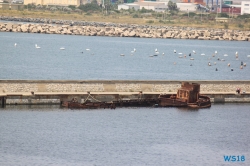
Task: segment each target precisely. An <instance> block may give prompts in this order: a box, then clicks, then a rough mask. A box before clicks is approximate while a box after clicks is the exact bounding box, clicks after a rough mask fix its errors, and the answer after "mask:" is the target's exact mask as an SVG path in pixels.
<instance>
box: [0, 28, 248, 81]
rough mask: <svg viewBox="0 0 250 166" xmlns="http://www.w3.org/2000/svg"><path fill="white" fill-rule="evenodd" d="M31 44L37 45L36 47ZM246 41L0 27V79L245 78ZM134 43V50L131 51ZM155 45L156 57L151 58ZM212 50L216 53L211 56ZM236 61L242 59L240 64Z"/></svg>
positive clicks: (246, 76)
mask: <svg viewBox="0 0 250 166" xmlns="http://www.w3.org/2000/svg"><path fill="white" fill-rule="evenodd" d="M14 43H17V46H16V47H15V46H14ZM35 44H37V45H38V46H39V47H41V48H40V49H36V48H35ZM249 46H250V44H249V42H245V41H210V40H207V41H203V40H183V39H179V40H178V39H145V38H121V37H98V36H94V37H93V36H70V35H52V34H51V35H48V34H31V33H11V32H0V49H1V52H0V70H1V73H0V79H41V80H48V79H49V80H50V79H52V80H60V79H61V80H135V79H136V80H249V79H250V74H249V65H250V63H249V61H250V57H247V56H248V55H250V47H249ZM61 47H64V48H65V50H60V48H61ZM134 48H135V49H136V52H135V53H133V55H131V51H132V50H133V49H134ZM156 48H157V50H158V52H159V54H158V56H154V57H150V56H151V55H155V49H156ZM86 49H90V50H89V51H87V50H86ZM174 50H176V51H177V53H174ZM193 50H195V52H196V54H193ZM215 51H217V52H218V53H217V55H216V56H215V57H212V54H214V52H215ZM236 52H238V56H239V57H238V59H236V57H235V53H236ZM162 53H164V55H162ZM180 53H182V54H180ZM189 53H192V54H191V56H189ZM121 54H124V55H125V56H120V55H121ZM184 54H185V55H186V58H184ZM201 54H205V55H201ZM225 54H227V55H228V56H224V55H225ZM180 56H182V57H183V58H179V57H180ZM190 58H194V60H190ZM218 58H220V60H221V59H224V60H225V61H219V60H218ZM209 62H210V63H211V64H212V66H208V63H209ZM214 62H216V64H214ZM241 62H243V63H246V64H247V66H246V67H244V68H243V69H240V66H241ZM228 63H230V64H231V66H230V67H228ZM191 65H192V66H191ZM216 68H217V69H218V71H215V69H216ZM231 68H233V70H234V71H231Z"/></svg>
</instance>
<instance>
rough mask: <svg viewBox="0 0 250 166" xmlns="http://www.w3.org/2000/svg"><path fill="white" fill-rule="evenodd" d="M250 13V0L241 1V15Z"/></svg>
mask: <svg viewBox="0 0 250 166" xmlns="http://www.w3.org/2000/svg"><path fill="white" fill-rule="evenodd" d="M243 14H250V1H242V2H241V15H243Z"/></svg>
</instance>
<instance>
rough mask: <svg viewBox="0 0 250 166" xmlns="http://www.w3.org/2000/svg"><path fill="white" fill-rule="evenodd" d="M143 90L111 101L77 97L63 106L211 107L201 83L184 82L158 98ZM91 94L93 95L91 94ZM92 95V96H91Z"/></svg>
mask: <svg viewBox="0 0 250 166" xmlns="http://www.w3.org/2000/svg"><path fill="white" fill-rule="evenodd" d="M141 95H142V92H139V96H138V99H132V100H116V101H111V102H101V101H98V102H91V101H89V100H87V99H88V98H87V99H86V100H85V102H84V103H79V102H78V101H77V99H76V98H73V99H72V100H71V101H67V102H63V103H62V106H63V107H68V108H82V109H96V108H111V109H115V108H116V107H152V106H157V107H191V108H208V107H211V101H210V98H209V97H207V96H204V95H200V84H197V83H188V82H182V84H181V88H179V89H178V91H177V94H161V95H159V97H158V98H155V99H154V98H141ZM89 96H91V95H90V94H89ZM91 97H92V96H91ZM92 98H93V97H92ZM93 99H94V98H93Z"/></svg>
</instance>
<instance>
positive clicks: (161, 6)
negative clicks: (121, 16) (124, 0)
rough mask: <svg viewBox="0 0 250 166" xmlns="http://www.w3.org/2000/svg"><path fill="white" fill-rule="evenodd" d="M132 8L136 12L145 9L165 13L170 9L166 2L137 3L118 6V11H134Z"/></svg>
mask: <svg viewBox="0 0 250 166" xmlns="http://www.w3.org/2000/svg"><path fill="white" fill-rule="evenodd" d="M132 8H134V9H135V10H138V9H143V8H144V9H147V10H153V11H156V12H164V11H165V10H166V9H167V8H168V5H167V3H165V2H151V1H144V2H135V3H129V4H120V5H118V10H121V9H132Z"/></svg>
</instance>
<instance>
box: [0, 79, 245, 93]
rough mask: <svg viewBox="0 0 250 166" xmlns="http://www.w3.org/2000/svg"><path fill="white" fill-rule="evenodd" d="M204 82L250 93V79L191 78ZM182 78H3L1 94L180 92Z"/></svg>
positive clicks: (204, 86)
mask: <svg viewBox="0 0 250 166" xmlns="http://www.w3.org/2000/svg"><path fill="white" fill-rule="evenodd" d="M188 82H190V83H199V84H201V87H200V91H201V93H210V92H211V93H213V92H235V90H236V88H238V87H239V88H241V90H242V91H245V92H250V81H188ZM180 86H181V81H118V80H117V81H99V80H98V81H94V80H93V81H59V80H58V81H55V80H51V81H40V80H37V81H36V80H32V81H28V80H0V94H7V93H24V92H27V93H30V92H31V91H33V92H51V93H53V92H139V91H143V92H160V93H164V92H165V93H166V92H173V93H175V92H177V89H178V88H180Z"/></svg>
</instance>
